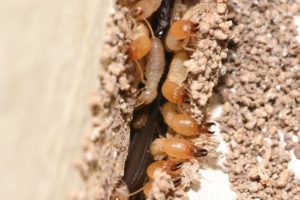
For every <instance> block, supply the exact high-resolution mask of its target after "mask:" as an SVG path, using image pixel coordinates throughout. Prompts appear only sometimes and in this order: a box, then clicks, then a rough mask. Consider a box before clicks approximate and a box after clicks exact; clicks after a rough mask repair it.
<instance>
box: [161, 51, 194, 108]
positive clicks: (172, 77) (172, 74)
mask: <svg viewBox="0 0 300 200" xmlns="http://www.w3.org/2000/svg"><path fill="white" fill-rule="evenodd" d="M188 58H189V57H188V55H187V53H185V52H184V51H181V52H178V53H176V54H175V55H174V57H173V59H172V62H171V65H170V68H169V72H168V75H167V79H166V80H165V82H164V84H163V86H162V94H163V96H164V97H165V98H166V99H167V100H168V101H170V102H172V103H175V104H178V105H180V104H181V103H182V102H183V98H184V96H185V87H184V86H185V85H184V81H185V80H186V78H187V75H188V73H187V70H186V68H185V66H184V62H185V61H186V60H188Z"/></svg>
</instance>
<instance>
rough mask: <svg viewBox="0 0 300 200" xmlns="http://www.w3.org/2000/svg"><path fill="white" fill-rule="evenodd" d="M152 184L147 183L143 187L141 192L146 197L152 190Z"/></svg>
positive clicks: (150, 182)
mask: <svg viewBox="0 0 300 200" xmlns="http://www.w3.org/2000/svg"><path fill="white" fill-rule="evenodd" d="M152 183H153V181H148V182H147V183H145V185H144V187H143V192H144V195H145V196H146V197H148V195H149V192H150V191H151V189H152Z"/></svg>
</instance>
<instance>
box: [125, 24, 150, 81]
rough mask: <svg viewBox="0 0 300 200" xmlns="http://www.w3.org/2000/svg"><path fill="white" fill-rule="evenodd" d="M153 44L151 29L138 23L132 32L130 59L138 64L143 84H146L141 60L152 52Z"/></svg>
mask: <svg viewBox="0 0 300 200" xmlns="http://www.w3.org/2000/svg"><path fill="white" fill-rule="evenodd" d="M151 44H152V41H151V39H150V37H149V29H148V28H147V26H145V25H144V24H143V23H138V24H137V25H136V26H135V27H134V29H133V31H132V38H131V43H130V46H129V57H130V58H131V59H132V60H133V61H134V62H135V63H136V65H137V68H138V71H139V74H140V77H141V81H142V82H145V80H144V72H143V69H142V66H141V65H140V63H139V60H140V59H142V58H143V57H144V56H145V55H146V54H147V53H148V52H149V51H150V50H151Z"/></svg>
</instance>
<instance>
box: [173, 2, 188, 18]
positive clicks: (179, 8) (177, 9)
mask: <svg viewBox="0 0 300 200" xmlns="http://www.w3.org/2000/svg"><path fill="white" fill-rule="evenodd" d="M186 10H187V7H186V6H185V5H184V4H183V3H182V0H175V1H174V6H173V10H172V14H171V23H173V22H174V21H177V20H179V19H181V18H182V16H183V13H185V12H186Z"/></svg>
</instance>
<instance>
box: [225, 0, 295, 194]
mask: <svg viewBox="0 0 300 200" xmlns="http://www.w3.org/2000/svg"><path fill="white" fill-rule="evenodd" d="M231 7H232V9H233V11H234V12H235V13H234V19H233V20H234V23H235V24H236V25H235V28H234V32H235V34H236V35H238V37H239V39H240V41H239V43H238V45H235V46H232V49H231V51H230V52H229V60H228V63H227V64H226V66H227V75H226V77H225V79H224V85H222V86H221V87H220V88H219V89H220V90H219V91H220V93H221V98H222V100H223V103H224V104H223V115H222V117H221V118H220V119H219V122H220V123H221V132H222V134H223V138H224V140H225V141H226V142H227V143H228V144H229V148H230V153H228V154H227V160H226V161H225V163H224V164H225V166H226V168H227V172H228V174H229V179H230V182H231V184H232V188H233V190H234V191H235V192H236V193H237V199H241V200H247V199H255V198H259V199H263V200H267V199H276V200H277V199H293V200H299V199H300V182H299V180H296V179H294V174H293V172H292V171H290V170H289V169H288V163H289V161H290V160H291V153H292V152H293V151H290V150H291V149H293V148H294V145H293V140H292V136H297V137H298V140H299V139H300V129H299V128H300V90H299V88H300V46H299V44H298V43H297V42H296V40H295V37H296V35H297V33H296V27H295V26H294V24H293V17H294V16H295V15H299V13H300V1H298V0H290V1H289V0H282V1H279V0H278V1H264V0H262V1H248V0H239V1H231ZM283 142H285V143H286V144H284V143H283ZM298 149H299V147H296V148H295V152H297V151H299V150H298Z"/></svg>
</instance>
